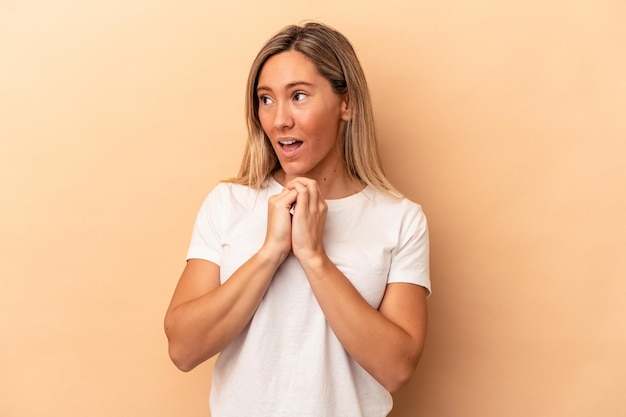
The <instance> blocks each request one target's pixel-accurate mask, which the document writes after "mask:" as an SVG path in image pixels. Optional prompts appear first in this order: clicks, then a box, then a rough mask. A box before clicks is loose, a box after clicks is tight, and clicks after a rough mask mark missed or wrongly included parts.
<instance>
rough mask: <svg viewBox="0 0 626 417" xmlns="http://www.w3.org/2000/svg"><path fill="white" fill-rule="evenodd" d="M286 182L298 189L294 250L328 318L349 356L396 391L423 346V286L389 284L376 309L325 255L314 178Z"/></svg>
mask: <svg viewBox="0 0 626 417" xmlns="http://www.w3.org/2000/svg"><path fill="white" fill-rule="evenodd" d="M289 187H290V188H293V189H295V190H296V191H297V193H298V196H297V205H296V213H295V214H294V218H293V232H292V247H293V253H294V255H295V256H296V257H297V258H298V260H299V262H300V264H301V265H302V268H303V269H304V272H305V273H306V276H307V278H308V280H309V283H310V285H311V288H312V290H313V293H314V294H315V297H316V299H317V302H318V303H319V305H320V307H321V309H322V311H323V312H324V315H325V317H326V320H327V321H328V324H329V325H330V327H331V328H332V329H333V332H334V333H335V335H336V336H337V338H338V339H339V341H340V342H341V344H342V345H343V347H344V348H345V349H346V351H347V352H348V353H349V354H350V356H352V357H353V358H354V359H355V360H356V361H357V362H358V363H359V364H360V365H361V366H362V367H363V368H364V369H365V370H367V371H368V372H369V373H370V374H371V375H372V376H373V377H374V378H376V380H378V382H380V383H381V384H382V385H383V386H384V387H385V388H386V389H387V390H388V391H390V392H395V391H397V390H398V389H399V388H400V387H401V386H402V385H403V384H404V383H406V382H407V381H408V380H409V379H410V378H411V376H412V375H413V373H414V371H415V367H416V366H417V363H418V361H419V358H420V356H421V353H422V350H423V347H424V341H425V335H426V323H427V309H426V290H425V289H424V288H423V287H420V286H418V285H414V284H405V283H393V284H388V285H387V288H386V291H385V295H384V297H383V300H382V302H381V305H380V307H379V309H378V310H376V309H374V308H372V307H371V306H370V305H369V304H368V303H367V301H365V299H364V298H363V297H362V296H361V294H360V293H359V292H358V291H357V290H356V288H354V286H353V285H352V284H351V283H350V281H349V280H348V279H347V278H346V276H345V275H343V273H342V272H341V271H339V269H337V267H336V266H335V264H333V262H332V261H331V260H330V259H329V258H328V256H327V255H326V252H325V250H324V246H323V243H322V237H323V233H324V223H325V219H326V211H327V206H326V202H325V201H324V200H323V198H322V197H321V195H320V192H319V188H318V187H317V184H316V183H315V181H313V180H309V179H306V178H297V179H295V180H294V181H292V182H291V183H290V185H289ZM355 261H358V260H355Z"/></svg>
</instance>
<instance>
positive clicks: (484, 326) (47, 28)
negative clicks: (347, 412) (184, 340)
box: [0, 0, 626, 417]
mask: <svg viewBox="0 0 626 417" xmlns="http://www.w3.org/2000/svg"><path fill="white" fill-rule="evenodd" d="M303 19H317V20H322V21H324V22H326V23H329V24H331V25H333V26H335V27H337V28H338V29H340V30H341V31H343V32H344V33H345V34H346V35H347V36H348V37H349V38H350V39H351V40H352V41H353V43H354V44H355V46H356V48H357V51H358V54H359V56H360V58H361V60H362V63H363V66H364V68H365V71H366V74H367V76H368V79H369V82H370V85H371V89H372V93H373V97H374V100H375V111H376V116H377V124H378V127H379V129H380V133H381V139H382V142H381V150H382V153H383V157H384V162H385V165H386V167H387V172H388V174H389V176H390V178H391V179H392V181H393V182H394V183H396V185H397V186H398V187H399V188H400V189H401V190H402V191H403V192H404V193H406V195H408V196H409V197H411V198H412V199H414V200H416V201H418V202H420V203H421V204H422V205H423V207H424V209H425V211H426V213H427V215H428V217H429V221H430V226H431V235H432V236H431V238H432V249H433V250H432V278H433V283H434V295H433V296H432V297H431V299H430V311H431V328H430V331H429V339H428V344H427V348H426V351H425V354H424V356H423V359H422V362H421V363H420V366H419V367H418V371H417V373H416V376H415V377H414V378H413V380H412V381H411V383H410V384H409V385H408V386H407V387H406V388H404V389H403V390H402V391H401V392H400V393H398V394H397V395H396V409H395V410H394V412H393V413H392V416H394V417H409V416H428V417H472V416H476V417H485V416H494V417H495V416H507V417H515V416H520V417H521V416H524V417H526V416H541V417H544V416H545V417H548V416H549V417H555V416H559V417H560V416H563V417H565V416H567V417H576V416H581V417H582V416H623V415H625V414H626V400H625V399H624V386H626V363H625V362H626V360H625V352H626V325H625V317H626V303H625V302H624V299H626V256H625V254H624V252H625V251H626V219H625V215H624V213H625V211H626V181H625V178H626V127H625V126H626V123H625V120H624V119H625V117H624V116H625V114H626V111H625V109H626V58H625V57H626V53H625V51H626V25H625V24H624V22H625V21H626V3H624V2H623V1H620V0H615V1H610V0H604V1H598V0H596V1H592V0H588V1H583V0H570V1H556V0H549V1H530V2H498V1H493V0H473V1H460V0H457V1H453V0H443V1H434V0H431V1H408V0H407V1H400V0H387V1H385V2H378V1H376V2H374V1H372V2H368V3H365V2H362V1H344V2H330V1H320V2H317V3H316V4H315V5H314V4H309V3H308V2H299V1H295V2H294V1H289V2H288V1H281V0H268V1H265V2H253V1H250V2H238V1H229V2H217V1H213V2H211V1H209V2H207V1H199V0H190V1H184V2H176V1H168V0H165V1H147V0H130V1H128V0H125V1H122V0H111V1H108V2H90V1H78V0H68V1H51V0H50V1H45V0H33V1H28V0H26V1H22V0H20V1H18V0H5V1H2V2H0V137H1V145H2V146H1V148H0V199H1V200H0V277H1V280H0V369H1V370H2V377H1V378H0V415H2V416H7V417H18V416H19V417H31V416H44V415H45V416H53V417H56V416H58V417H61V416H63V417H67V416H93V417H99V416H172V417H173V416H208V411H207V405H206V398H207V395H208V391H209V384H210V371H211V363H207V364H205V365H202V366H201V367H199V368H198V369H196V370H194V371H193V372H191V373H189V374H183V373H180V372H178V371H177V370H175V368H174V366H173V365H172V364H171V363H170V362H169V359H168V357H167V353H166V341H165V336H164V333H163V330H162V318H163V314H164V312H165V308H166V306H167V303H168V301H169V297H170V295H171V293H172V291H173V287H174V285H175V282H176V280H177V279H178V275H179V273H180V271H181V270H182V267H183V265H184V257H185V252H186V248H187V244H188V241H189V237H190V232H191V227H192V223H193V220H194V217H195V214H196V211H197V209H198V208H199V205H200V203H201V201H202V199H203V198H204V196H205V195H206V193H207V192H208V191H209V190H210V189H211V188H212V187H213V186H214V185H215V184H216V183H217V182H218V181H219V180H220V179H221V178H224V177H228V176H231V175H233V174H235V172H236V170H237V167H238V164H239V158H240V155H241V151H242V148H243V138H244V134H245V129H244V122H243V120H244V119H243V93H244V83H245V79H246V76H247V71H248V67H249V65H250V63H251V61H252V59H253V57H254V55H255V53H256V51H257V50H258V49H259V47H260V46H261V45H262V43H263V42H264V41H265V40H266V39H267V38H268V37H269V36H270V35H271V34H273V33H274V32H275V31H277V30H278V29H280V28H281V27H282V26H284V25H285V24H288V23H295V22H299V21H301V20H303Z"/></svg>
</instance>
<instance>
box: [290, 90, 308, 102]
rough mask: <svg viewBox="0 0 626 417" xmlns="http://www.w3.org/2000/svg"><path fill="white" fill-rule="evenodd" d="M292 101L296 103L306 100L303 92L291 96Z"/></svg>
mask: <svg viewBox="0 0 626 417" xmlns="http://www.w3.org/2000/svg"><path fill="white" fill-rule="evenodd" d="M293 98H294V100H296V101H302V100H304V99H305V98H306V94H305V93H303V92H301V91H300V92H297V93H296V94H294V95H293Z"/></svg>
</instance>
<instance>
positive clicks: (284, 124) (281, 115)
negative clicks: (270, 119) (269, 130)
mask: <svg viewBox="0 0 626 417" xmlns="http://www.w3.org/2000/svg"><path fill="white" fill-rule="evenodd" d="M274 127H275V128H276V129H279V130H283V129H288V128H290V127H293V115H292V114H291V109H290V108H289V104H287V103H278V105H277V106H276V114H275V115H274Z"/></svg>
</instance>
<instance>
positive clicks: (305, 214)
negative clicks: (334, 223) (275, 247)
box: [285, 177, 328, 262]
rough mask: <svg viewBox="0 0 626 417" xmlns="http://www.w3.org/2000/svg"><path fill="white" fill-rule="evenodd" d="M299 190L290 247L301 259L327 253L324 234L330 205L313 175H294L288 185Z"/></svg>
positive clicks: (318, 256) (291, 188) (288, 187)
mask: <svg viewBox="0 0 626 417" xmlns="http://www.w3.org/2000/svg"><path fill="white" fill-rule="evenodd" d="M285 188H286V189H287V190H289V191H291V192H295V193H296V194H297V197H296V200H295V202H296V205H295V207H294V214H293V219H292V221H291V247H292V251H293V254H294V255H295V256H296V258H298V260H299V261H300V262H303V261H307V260H312V259H320V257H324V256H326V253H325V250H324V245H323V236H324V225H325V224H326V212H327V211H328V206H327V204H326V201H325V200H324V198H323V196H322V194H321V192H320V189H319V186H318V184H317V182H316V181H315V180H312V179H310V178H302V177H298V178H295V179H293V180H291V181H289V183H287V186H286V187H285Z"/></svg>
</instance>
